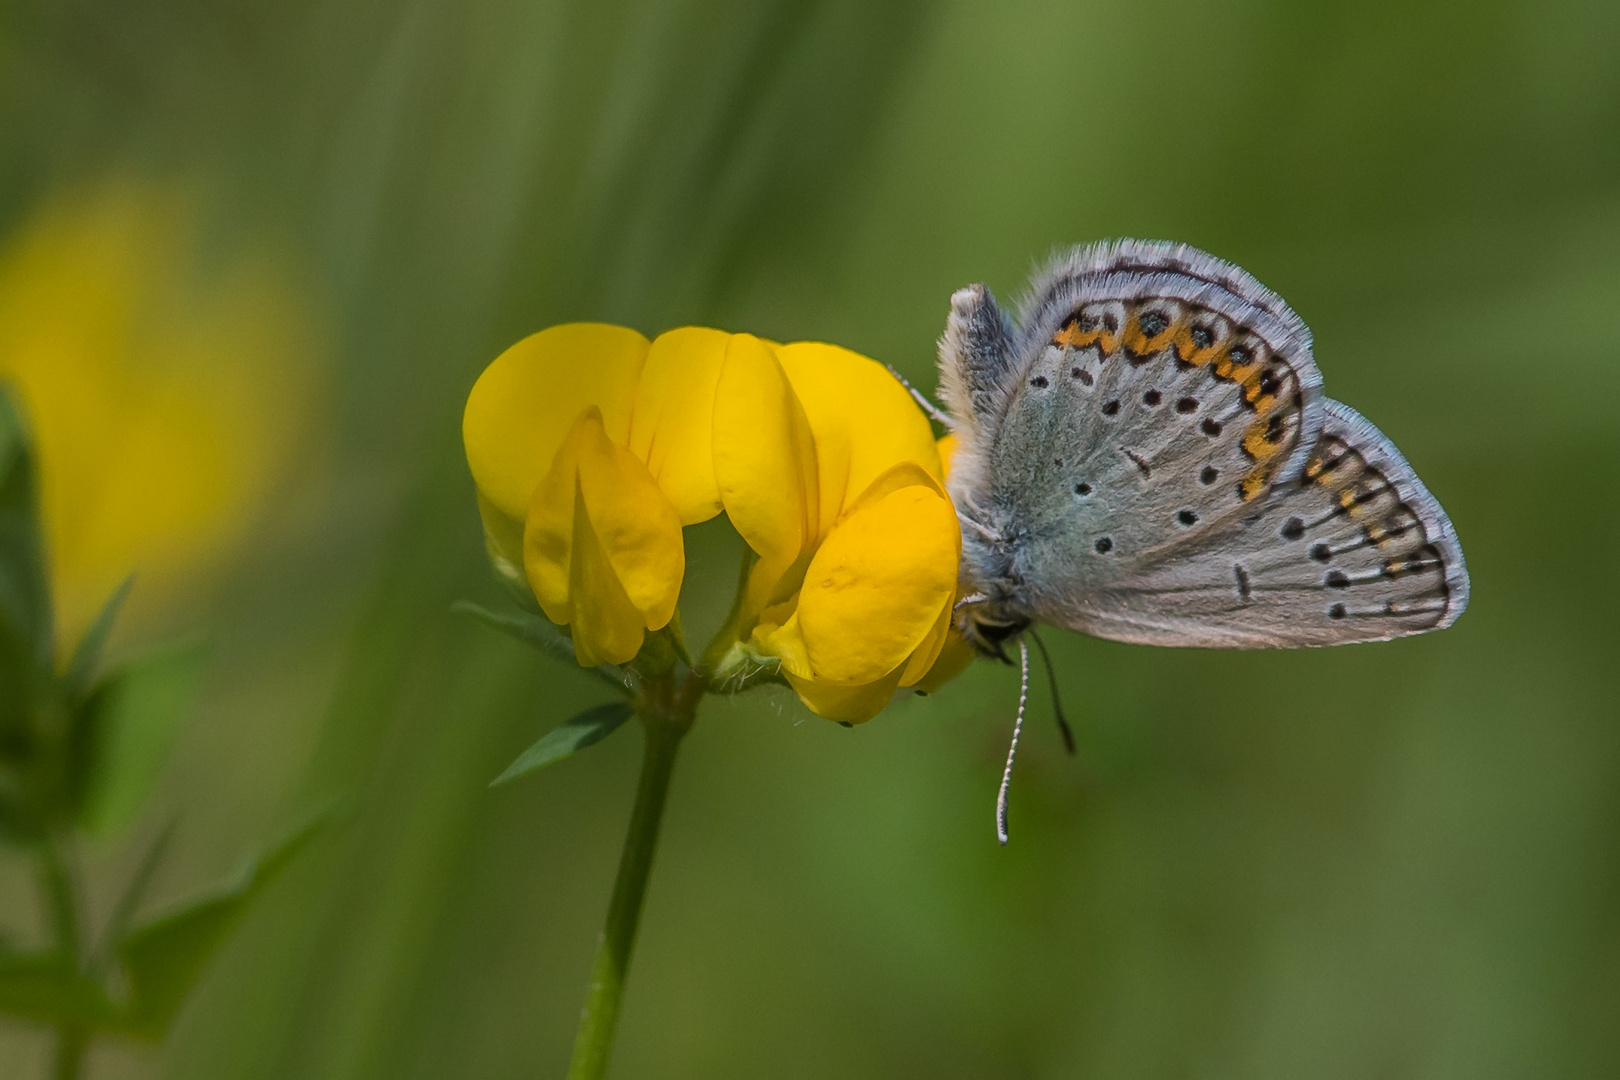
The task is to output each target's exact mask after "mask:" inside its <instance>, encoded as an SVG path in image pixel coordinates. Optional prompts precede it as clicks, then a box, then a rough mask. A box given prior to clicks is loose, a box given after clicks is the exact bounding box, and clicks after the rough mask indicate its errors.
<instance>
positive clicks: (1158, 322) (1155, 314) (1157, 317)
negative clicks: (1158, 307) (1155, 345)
mask: <svg viewBox="0 0 1620 1080" xmlns="http://www.w3.org/2000/svg"><path fill="white" fill-rule="evenodd" d="M1169 325H1170V320H1169V319H1168V318H1166V317H1165V315H1164V313H1163V312H1159V311H1150V312H1148V313H1147V314H1146V315H1143V316H1142V322H1141V327H1142V333H1143V334H1144V335H1146V336H1147V337H1150V338H1156V337H1158V336H1159V335H1160V334H1162V333H1164V331H1165V328H1166V327H1168V326H1169Z"/></svg>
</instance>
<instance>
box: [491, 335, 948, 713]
mask: <svg viewBox="0 0 1620 1080" xmlns="http://www.w3.org/2000/svg"><path fill="white" fill-rule="evenodd" d="M463 436H464V439H465V442H466V449H467V460H468V464H469V466H470V468H471V471H472V474H473V479H474V482H475V484H476V486H477V488H478V497H479V507H480V511H481V514H482V517H483V521H484V526H485V536H486V541H487V545H488V547H489V551H490V555H491V558H492V560H493V561H494V563H495V566H496V568H497V570H498V571H499V572H500V573H501V575H502V576H503V577H505V578H506V579H507V580H508V581H509V582H513V583H523V584H525V585H526V586H527V588H528V590H529V591H531V592H532V593H533V595H534V596H535V598H536V600H537V601H538V602H539V605H540V608H541V610H542V611H544V612H545V614H546V616H547V617H548V618H549V619H551V620H552V621H553V622H555V623H558V624H561V625H568V626H570V628H571V630H572V634H573V639H574V648H575V655H576V658H577V659H578V660H579V662H580V663H582V664H588V665H591V664H598V663H615V664H623V663H628V662H629V661H631V660H632V659H634V658H635V656H636V654H637V652H638V651H639V650H640V648H641V645H642V642H643V640H644V638H645V635H646V633H647V632H648V631H656V630H659V629H661V628H663V627H664V626H666V625H667V624H668V623H669V622H670V620H671V619H672V618H673V616H674V613H675V602H676V599H677V597H678V595H679V593H680V586H681V577H682V574H683V573H684V571H685V554H684V550H683V547H682V538H681V528H682V526H685V525H691V524H695V523H697V522H700V521H704V520H706V519H708V518H711V517H713V516H714V515H715V514H717V513H719V512H720V511H721V510H722V509H724V511H725V512H726V515H727V516H728V517H729V519H730V520H731V522H732V524H733V525H734V526H735V527H736V529H737V531H738V532H739V533H740V534H741V535H742V537H743V539H744V540H745V541H746V542H747V544H748V545H749V547H750V548H751V549H752V551H753V552H754V553H755V555H756V556H757V561H756V562H755V563H754V565H753V567H752V569H751V571H750V573H749V575H748V578H747V581H746V583H745V586H744V590H743V594H742V596H740V597H739V598H738V602H737V604H736V607H735V609H734V612H733V616H732V618H731V619H730V620H729V621H728V623H727V626H726V628H725V629H723V630H722V631H721V634H722V638H721V639H720V640H718V641H717V642H716V643H715V644H714V645H711V647H710V649H709V650H707V651H706V652H705V654H704V655H705V656H706V657H714V658H717V659H720V660H726V659H734V658H736V657H738V656H742V657H743V658H745V659H746V658H748V657H752V658H754V659H755V660H756V661H757V660H761V659H764V660H771V661H778V662H779V663H780V670H781V674H782V676H783V677H784V678H785V679H786V680H787V682H788V683H789V684H790V685H792V686H793V688H794V689H795V690H796V691H797V692H798V694H799V696H800V697H801V698H802V699H803V700H804V702H805V704H806V705H808V706H809V707H810V708H811V709H812V710H813V711H815V712H816V713H818V714H820V715H822V716H827V717H830V718H833V719H837V720H842V721H847V722H856V721H862V720H867V719H870V718H871V717H872V716H873V715H875V714H876V713H877V712H878V711H879V710H881V709H882V707H883V705H884V704H886V703H887V701H888V700H889V698H890V697H891V696H892V695H893V693H894V691H895V690H896V689H897V688H899V687H902V686H914V685H921V684H923V683H924V680H925V679H928V678H929V677H930V676H931V675H932V676H933V677H934V679H936V680H937V679H938V678H939V677H941V675H942V672H941V671H939V670H937V669H936V668H935V664H936V661H938V660H940V658H941V654H942V652H944V651H945V646H946V644H947V642H948V641H951V640H954V639H955V638H956V635H955V634H954V633H952V631H951V615H952V602H953V600H954V597H955V592H956V577H957V562H958V558H959V554H960V540H961V538H960V533H959V531H958V526H957V521H956V514H955V511H954V510H953V509H952V507H951V503H950V500H949V498H948V497H947V496H946V495H945V492H944V489H943V487H942V486H941V476H942V473H941V467H940V460H939V454H938V452H937V450H936V449H935V444H934V439H933V434H932V432H931V430H930V428H929V425H928V421H927V419H926V418H925V417H924V416H923V415H922V413H921V412H920V411H919V410H918V409H917V407H916V405H915V404H914V403H913V402H912V401H911V399H910V397H909V396H908V395H907V393H906V391H905V389H904V388H903V387H901V385H900V384H899V383H898V382H896V381H895V379H894V378H893V376H892V375H890V374H889V373H888V372H887V371H885V370H884V369H883V367H882V366H880V365H878V364H876V363H874V362H873V361H871V360H868V359H866V358H865V357H862V356H858V355H857V354H855V353H852V352H850V351H848V350H847V349H841V348H839V347H837V346H833V345H821V344H810V343H800V344H792V345H773V344H771V343H769V342H766V341H763V340H761V339H759V338H756V337H754V336H752V335H749V334H726V333H723V332H721V331H717V330H705V329H700V328H691V327H689V328H685V329H681V330H674V331H670V332H669V333H666V334H663V335H661V336H659V337H658V338H657V339H656V340H654V341H652V342H648V341H647V340H646V339H645V338H643V337H642V336H641V335H640V334H637V333H635V332H634V331H631V330H626V329H624V328H621V327H615V326H606V325H601V324H589V323H580V324H570V325H565V326H558V327H553V328H551V329H549V330H545V331H542V332H540V333H538V334H535V335H533V336H532V337H529V338H526V339H525V340H523V341H521V342H519V343H518V344H517V345H514V346H513V347H512V348H510V349H508V350H507V351H506V352H505V353H503V354H502V355H501V356H500V357H498V358H497V359H496V360H495V362H494V363H492V364H491V365H490V366H489V367H488V368H486V369H485V371H484V373H483V374H482V375H481V376H480V377H479V379H478V381H477V383H476V384H475V385H474V387H473V389H472V392H471V394H470V395H469V397H468V400H467V408H466V412H465V414H464V417H463ZM953 656H954V654H953Z"/></svg>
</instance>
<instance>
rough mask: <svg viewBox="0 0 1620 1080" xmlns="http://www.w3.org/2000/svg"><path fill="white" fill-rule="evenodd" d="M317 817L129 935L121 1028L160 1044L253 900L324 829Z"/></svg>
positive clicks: (123, 945) (123, 950)
mask: <svg viewBox="0 0 1620 1080" xmlns="http://www.w3.org/2000/svg"><path fill="white" fill-rule="evenodd" d="M328 816H329V815H328V814H327V813H321V814H317V815H315V816H314V817H313V818H311V819H310V820H309V821H307V822H306V823H305V824H304V825H302V826H300V827H299V828H297V829H295V830H294V831H293V832H292V833H290V834H289V835H288V836H286V837H285V838H284V839H282V840H281V841H280V842H278V843H277V844H275V845H274V846H272V847H271V848H269V849H268V850H267V851H266V852H265V853H264V854H263V855H261V856H260V857H259V858H257V859H255V860H252V861H250V862H249V863H248V864H247V865H246V866H245V867H244V868H243V869H242V870H241V871H239V872H238V873H237V875H236V877H235V879H234V880H232V881H230V882H227V883H225V884H223V885H220V886H217V887H215V888H214V889H211V890H209V891H208V892H206V893H204V894H202V895H201V896H198V897H196V898H195V899H193V900H192V901H190V902H189V903H187V904H185V905H183V906H181V907H179V908H176V909H174V910H172V911H170V912H168V913H167V914H165V915H162V916H160V917H158V918H157V919H154V920H152V921H151V922H148V923H146V924H144V925H142V926H140V927H137V928H136V929H135V930H133V931H132V932H131V933H130V934H129V935H128V936H127V937H125V938H124V940H123V941H122V942H120V943H119V945H118V959H119V962H120V963H121V964H122V966H123V970H124V977H125V979H126V980H127V983H128V986H129V1003H128V1007H127V1010H126V1011H125V1014H124V1016H123V1021H122V1025H121V1026H123V1028H124V1029H125V1030H126V1031H128V1032H129V1033H130V1034H133V1035H135V1036H137V1037H142V1038H152V1039H157V1038H162V1037H163V1035H164V1034H165V1033H166V1032H167V1031H168V1029H169V1026H170V1024H172V1023H173V1022H174V1018H175V1016H176V1015H178V1014H179V1012H180V1007H181V1006H182V1005H184V1004H185V1001H186V998H187V997H189V996H190V995H191V991H192V990H193V989H194V988H195V987H196V985H197V983H198V981H199V980H200V979H201V978H202V976H203V973H204V972H205V971H206V970H207V968H208V964H209V962H210V961H212V960H213V958H214V955H215V954H216V953H217V952H218V951H219V948H220V946H221V945H223V944H224V943H225V939H226V938H227V937H228V936H229V935H230V933H231V931H232V930H233V929H235V927H236V924H237V923H238V922H240V921H241V919H242V916H243V915H245V914H246V913H247V910H248V907H249V906H250V905H251V904H252V902H253V900H254V899H255V898H257V897H258V896H259V894H260V893H262V892H263V891H264V889H265V887H266V886H267V885H269V884H270V882H272V881H274V880H275V879H276V877H277V876H278V875H279V874H280V873H281V872H282V871H283V870H284V869H285V868H286V867H287V864H288V863H289V862H291V861H292V859H293V858H294V856H296V855H297V854H298V853H299V851H301V850H302V849H303V848H304V847H305V846H306V845H307V844H308V843H309V842H310V840H311V839H312V838H313V837H314V836H315V834H316V832H318V831H319V829H320V827H321V826H322V825H323V824H324V823H325V821H326V818H327V817H328Z"/></svg>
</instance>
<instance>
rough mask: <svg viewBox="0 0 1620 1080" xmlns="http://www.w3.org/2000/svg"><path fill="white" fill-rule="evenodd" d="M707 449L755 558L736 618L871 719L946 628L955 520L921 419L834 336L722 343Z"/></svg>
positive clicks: (854, 712) (828, 703) (760, 647)
mask: <svg viewBox="0 0 1620 1080" xmlns="http://www.w3.org/2000/svg"><path fill="white" fill-rule="evenodd" d="M714 462H715V475H716V478H717V479H718V482H719V487H720V495H721V500H722V501H723V503H724V504H725V509H726V514H727V515H728V516H729V517H730V518H731V521H732V524H733V525H734V526H736V528H737V531H738V532H739V533H741V534H742V536H743V539H744V540H746V541H747V542H748V544H749V546H750V547H751V548H752V549H753V550H754V551H755V552H756V553H757V554H758V556H759V561H758V563H757V564H756V565H755V566H754V568H753V571H752V573H751V574H750V576H749V579H748V582H747V584H746V593H745V597H744V599H743V605H742V607H743V613H744V614H743V618H742V619H741V620H740V623H741V626H742V628H743V629H745V630H747V629H750V628H751V634H750V644H752V645H753V647H754V648H755V649H756V650H757V651H759V652H760V653H763V654H765V655H768V656H774V657H776V658H778V659H779V660H780V661H781V666H782V673H783V675H784V676H785V677H786V679H787V681H788V682H789V684H791V685H792V687H793V688H794V690H796V691H797V692H798V694H799V697H800V698H801V699H802V700H803V701H804V703H805V704H806V705H807V706H808V707H809V708H810V709H811V711H813V712H815V713H817V714H819V715H821V716H825V717H828V718H830V719H834V720H841V721H845V722H850V723H856V722H860V721H864V720H868V719H870V718H871V717H872V716H874V715H876V714H877V713H878V712H879V711H880V710H881V709H882V708H883V706H884V705H885V704H887V702H888V700H889V698H890V697H891V696H892V695H893V693H894V691H895V690H896V689H897V688H899V687H902V686H913V685H916V684H918V683H919V682H921V681H922V680H923V678H924V677H925V676H926V675H928V673H929V671H930V669H931V668H932V666H933V665H934V663H935V661H936V660H937V659H938V658H939V656H940V653H941V651H942V650H943V648H944V646H945V643H946V640H947V638H948V636H950V627H951V614H952V611H951V609H952V603H953V600H954V598H955V594H956V578H957V562H958V559H959V556H960V549H961V534H960V531H959V527H958V525H957V521H956V513H955V511H954V509H953V508H952V506H951V502H950V500H949V498H948V497H947V496H946V495H945V492H944V489H943V487H942V485H941V478H942V473H941V469H940V462H939V455H938V452H937V450H936V449H935V445H934V438H933V433H932V432H931V431H930V429H929V426H928V420H927V418H926V417H924V416H923V414H922V413H921V412H920V411H919V410H918V409H917V407H916V405H915V404H914V403H913V402H912V400H911V398H910V396H909V395H908V394H907V393H906V391H905V389H904V388H903V387H902V386H901V385H900V384H899V383H898V382H896V381H895V379H894V377H893V376H892V375H890V374H889V373H888V372H887V371H885V370H884V369H883V367H882V366H881V365H879V364H877V363H875V362H873V361H871V360H868V359H867V358H865V357H863V356H859V355H857V354H855V353H852V352H850V351H849V350H847V349H842V348H839V347H838V346H835V345H821V344H808V343H805V344H795V345H784V346H779V347H776V348H775V349H772V348H769V347H767V346H765V345H764V344H763V343H755V344H754V345H752V346H751V347H748V348H738V349H733V350H732V352H731V354H730V356H729V357H728V359H727V363H726V365H725V368H724V370H723V371H722V373H721V378H720V384H719V388H718V393H717V397H716V401H715V408H714ZM751 617H752V623H751Z"/></svg>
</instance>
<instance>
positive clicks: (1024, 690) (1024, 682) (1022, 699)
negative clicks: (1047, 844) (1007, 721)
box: [996, 638, 1029, 847]
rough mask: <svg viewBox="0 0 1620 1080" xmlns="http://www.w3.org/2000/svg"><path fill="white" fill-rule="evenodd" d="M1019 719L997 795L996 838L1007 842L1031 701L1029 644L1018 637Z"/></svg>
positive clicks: (1003, 844)
mask: <svg viewBox="0 0 1620 1080" xmlns="http://www.w3.org/2000/svg"><path fill="white" fill-rule="evenodd" d="M1018 666H1019V671H1020V673H1021V677H1020V681H1019V687H1018V719H1017V720H1014V721H1013V734H1012V744H1011V745H1009V746H1008V747H1007V767H1006V768H1005V769H1003V770H1002V772H1001V791H1000V792H999V793H998V794H997V795H996V839H997V840H1000V841H1001V844H1002V846H1003V847H1005V846H1006V844H1007V792H1008V790H1009V789H1010V788H1011V787H1012V767H1013V758H1015V757H1017V756H1018V736H1019V734H1020V733H1022V732H1023V730H1024V706H1025V705H1026V704H1028V702H1029V645H1027V644H1026V643H1025V642H1024V639H1023V638H1019V639H1018Z"/></svg>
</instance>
